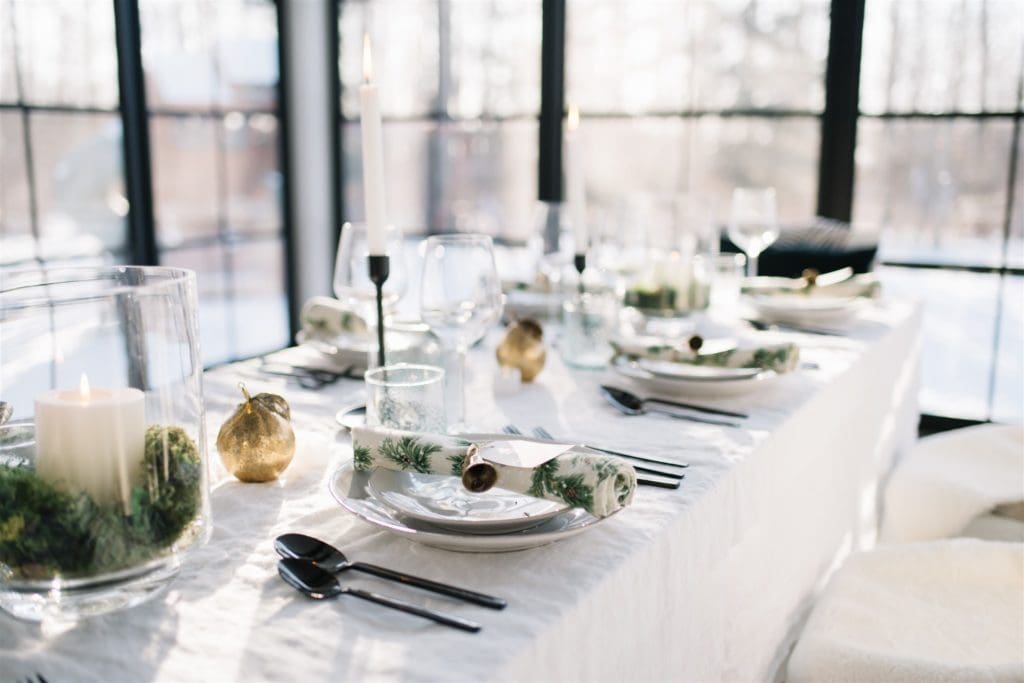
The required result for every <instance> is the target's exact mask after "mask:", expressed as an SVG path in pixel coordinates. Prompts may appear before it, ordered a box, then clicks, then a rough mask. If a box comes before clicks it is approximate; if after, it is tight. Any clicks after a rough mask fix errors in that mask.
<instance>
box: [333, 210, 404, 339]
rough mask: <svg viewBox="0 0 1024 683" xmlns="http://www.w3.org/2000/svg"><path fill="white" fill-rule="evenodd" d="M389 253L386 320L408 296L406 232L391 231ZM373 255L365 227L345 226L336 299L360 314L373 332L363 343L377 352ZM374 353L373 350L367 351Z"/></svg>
mask: <svg viewBox="0 0 1024 683" xmlns="http://www.w3.org/2000/svg"><path fill="white" fill-rule="evenodd" d="M386 251H387V255H388V257H389V264H388V270H389V274H388V279H387V280H386V281H385V282H384V287H383V294H384V296H383V299H384V315H385V318H386V317H387V316H389V315H392V314H394V312H395V308H396V307H397V305H398V302H399V300H400V299H401V298H402V295H403V294H405V286H406V273H405V260H404V258H403V256H402V232H401V231H400V230H399V229H398V228H396V227H394V226H390V225H389V226H388V228H387V243H386ZM369 254H370V250H369V247H368V246H367V243H366V224H365V223H345V224H344V225H342V226H341V238H340V239H339V240H338V255H337V258H336V259H335V261H334V295H335V296H336V297H338V300H339V301H341V302H342V304H343V305H344V306H345V307H346V308H348V309H349V310H352V311H354V312H355V313H357V314H358V315H359V316H360V317H361V318H362V319H363V320H365V321H366V325H367V327H368V328H369V334H368V336H367V337H366V338H364V339H363V342H364V343H365V344H366V345H367V346H368V347H369V346H371V345H372V347H373V349H376V341H373V340H376V338H377V335H376V329H377V288H376V285H374V284H373V282H372V281H371V280H370V269H369V265H368V261H367V257H368V256H369ZM366 350H367V351H370V350H371V349H370V348H367V349H366Z"/></svg>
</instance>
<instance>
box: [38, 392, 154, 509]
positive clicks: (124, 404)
mask: <svg viewBox="0 0 1024 683" xmlns="http://www.w3.org/2000/svg"><path fill="white" fill-rule="evenodd" d="M35 428H36V460H35V466H36V472H37V473H38V474H39V476H41V477H43V478H44V479H46V480H47V481H49V482H50V483H52V484H54V485H56V486H59V487H61V488H63V489H65V490H68V491H76V492H77V491H84V492H85V493H87V494H89V495H90V496H91V497H92V498H93V499H94V500H95V501H96V502H97V503H101V504H109V503H116V502H120V503H121V504H122V505H123V506H124V511H125V513H126V514H127V513H128V512H129V511H130V509H131V508H130V502H131V490H132V486H133V485H134V484H135V483H136V482H137V481H138V480H139V479H140V477H141V472H142V458H143V453H144V449H145V444H146V395H145V394H144V393H142V392H141V391H139V390H138V389H131V388H128V387H122V388H117V389H106V388H103V389H101V388H93V389H90V388H89V382H88V379H87V378H86V376H85V375H82V381H81V384H80V386H79V388H78V389H77V390H76V389H55V390H53V391H48V392H46V393H45V394H43V395H41V396H39V397H37V398H36V400H35Z"/></svg>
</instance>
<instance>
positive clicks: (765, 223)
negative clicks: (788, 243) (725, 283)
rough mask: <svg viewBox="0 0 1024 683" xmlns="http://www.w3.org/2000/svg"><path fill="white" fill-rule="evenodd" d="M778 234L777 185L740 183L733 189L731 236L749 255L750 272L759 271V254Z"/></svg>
mask: <svg viewBox="0 0 1024 683" xmlns="http://www.w3.org/2000/svg"><path fill="white" fill-rule="evenodd" d="M778 238H779V218H778V211H777V208H776V204H775V188H774V187H737V188H736V189H735V190H733V192H732V211H731V213H730V216H729V239H731V240H732V241H733V243H734V244H735V245H736V246H737V247H739V248H740V249H742V250H743V251H744V252H745V253H746V255H747V275H749V276H751V277H753V276H755V275H757V257H758V256H759V255H760V254H761V252H762V251H764V250H765V249H767V248H768V246H769V245H770V244H771V243H772V242H774V241H775V240H777V239H778Z"/></svg>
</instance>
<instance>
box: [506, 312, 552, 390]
mask: <svg viewBox="0 0 1024 683" xmlns="http://www.w3.org/2000/svg"><path fill="white" fill-rule="evenodd" d="M495 355H496V356H497V357H498V364H499V365H501V366H502V367H506V368H519V372H520V373H521V375H522V378H523V381H524V382H532V381H533V378H534V377H536V376H537V373H539V372H540V371H541V368H543V367H544V361H545V360H546V358H547V351H546V350H545V349H544V331H543V330H541V327H540V323H538V322H537V321H536V320H530V319H529V318H524V319H523V320H517V321H516V322H514V323H512V324H511V325H509V327H508V330H507V331H506V332H505V338H504V339H502V340H501V343H500V344H498V348H497V349H496V350H495Z"/></svg>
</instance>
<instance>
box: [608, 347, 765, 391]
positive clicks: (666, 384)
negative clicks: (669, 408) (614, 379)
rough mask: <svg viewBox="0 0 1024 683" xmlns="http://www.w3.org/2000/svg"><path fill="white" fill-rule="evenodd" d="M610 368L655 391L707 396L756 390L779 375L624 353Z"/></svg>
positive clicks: (751, 369) (757, 370)
mask: <svg viewBox="0 0 1024 683" xmlns="http://www.w3.org/2000/svg"><path fill="white" fill-rule="evenodd" d="M612 370H614V371H615V372H616V373H618V374H619V375H621V376H623V377H626V378H628V379H630V380H632V381H633V382H635V383H636V384H638V385H640V386H642V387H644V388H646V389H650V390H652V391H655V392H658V393H662V394H668V395H678V396H705V397H708V398H715V397H719V396H736V395H739V394H745V393H748V392H751V391H756V390H759V389H761V388H762V387H764V386H767V385H768V384H769V383H771V382H773V381H774V380H776V379H778V377H779V374H778V373H777V372H775V371H774V370H762V369H760V368H721V367H714V366H710V365H693V364H692V363H675V362H672V361H667V360H649V359H639V360H631V359H629V358H626V357H624V356H618V357H616V358H615V359H614V360H613V361H612Z"/></svg>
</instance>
